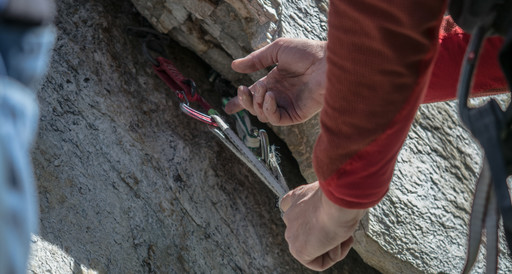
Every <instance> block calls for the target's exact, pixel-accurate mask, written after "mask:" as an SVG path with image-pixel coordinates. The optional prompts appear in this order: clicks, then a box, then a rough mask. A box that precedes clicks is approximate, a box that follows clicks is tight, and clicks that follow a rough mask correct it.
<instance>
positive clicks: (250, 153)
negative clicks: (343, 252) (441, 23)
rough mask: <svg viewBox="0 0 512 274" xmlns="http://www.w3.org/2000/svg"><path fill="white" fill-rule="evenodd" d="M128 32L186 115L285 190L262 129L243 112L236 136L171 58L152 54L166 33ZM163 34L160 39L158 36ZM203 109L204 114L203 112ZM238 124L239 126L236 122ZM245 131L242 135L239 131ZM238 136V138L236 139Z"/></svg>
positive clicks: (265, 179)
mask: <svg viewBox="0 0 512 274" xmlns="http://www.w3.org/2000/svg"><path fill="white" fill-rule="evenodd" d="M127 31H128V33H129V34H132V35H134V36H138V37H140V38H143V46H142V51H143V54H144V56H145V57H146V58H147V59H149V60H150V62H151V63H152V64H153V70H154V72H155V73H156V74H157V75H158V77H160V79H162V81H164V82H165V84H166V85H167V86H168V87H169V88H170V89H171V90H172V91H174V93H175V95H176V96H177V97H178V98H179V100H180V109H181V111H182V112H184V113H185V114H186V115H188V116H190V117H192V118H194V119H196V120H199V121H201V122H203V123H205V124H207V126H208V128H209V130H210V131H211V132H212V133H213V134H214V135H215V136H217V137H218V138H219V139H220V140H221V142H222V143H223V144H224V145H226V146H227V147H228V148H229V149H230V150H231V151H232V152H233V153H234V154H235V155H236V156H237V157H238V158H239V159H240V160H242V162H244V163H245V164H246V165H247V166H248V167H249V168H250V169H251V170H252V171H253V172H254V173H255V174H256V175H257V176H258V177H259V178H260V179H261V180H262V181H263V182H264V183H265V184H266V185H267V187H268V188H270V190H272V192H274V193H275V194H276V195H277V196H278V197H282V196H284V195H285V194H286V193H287V192H288V190H289V189H288V186H287V185H286V181H285V179H284V177H283V174H282V172H281V170H280V168H279V160H278V158H279V157H278V155H277V152H276V150H275V146H271V145H269V141H268V135H267V133H266V132H265V131H264V130H258V129H256V128H255V127H252V126H251V125H250V120H249V119H248V116H247V114H246V113H244V112H239V113H237V114H235V115H234V117H235V119H236V120H237V124H241V125H242V128H243V129H238V131H239V133H242V135H240V136H241V137H239V135H237V134H236V133H235V132H234V131H233V130H232V129H231V128H230V127H229V125H228V124H227V123H226V122H225V121H224V119H223V118H222V117H221V116H220V114H219V113H218V112H217V111H216V110H214V109H213V108H212V106H211V105H210V104H209V103H208V102H207V101H206V100H205V99H204V98H203V97H201V96H200V95H199V92H198V90H197V87H196V84H195V83H194V81H192V80H191V79H188V78H185V77H184V76H183V75H182V74H181V73H180V72H179V71H178V69H176V67H175V66H174V65H173V64H172V62H171V61H170V60H168V59H166V58H164V57H162V56H159V57H156V58H154V57H152V55H151V53H150V52H149V51H150V50H151V51H155V52H157V53H159V54H160V55H162V52H163V50H162V51H160V52H158V51H159V50H158V46H155V45H152V47H151V48H150V46H149V45H150V43H152V42H157V43H153V44H158V42H164V41H165V40H167V39H168V37H165V38H163V37H162V36H163V35H162V34H160V33H155V31H154V30H151V29H146V28H133V27H129V28H128V29H127ZM162 38H163V39H162ZM191 103H195V104H198V105H199V106H200V107H201V108H202V109H203V111H204V112H201V111H198V110H196V109H194V108H193V107H192V106H191ZM206 113H207V114H206ZM237 128H239V126H237ZM243 134H245V135H243ZM240 138H242V139H240ZM257 150H261V155H262V156H261V158H260V157H257V156H256V154H255V153H256V152H257Z"/></svg>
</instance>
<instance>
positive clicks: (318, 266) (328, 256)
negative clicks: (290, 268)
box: [302, 237, 354, 271]
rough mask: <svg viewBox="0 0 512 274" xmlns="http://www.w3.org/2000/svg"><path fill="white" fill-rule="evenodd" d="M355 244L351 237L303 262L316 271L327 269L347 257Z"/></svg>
mask: <svg viewBox="0 0 512 274" xmlns="http://www.w3.org/2000/svg"><path fill="white" fill-rule="evenodd" d="M353 244H354V238H353V237H350V238H348V239H347V240H346V241H344V242H342V243H341V244H339V245H337V246H335V247H334V248H332V249H331V250H329V251H328V252H326V253H324V254H322V255H321V256H319V257H317V258H315V259H314V260H312V261H310V262H302V263H303V264H304V265H305V266H307V267H309V268H311V269H312V270H315V271H323V270H326V269H327V268H329V267H331V266H333V265H334V264H335V263H337V262H339V261H341V260H343V259H345V257H347V255H348V252H349V251H350V249H351V248H352V245H353Z"/></svg>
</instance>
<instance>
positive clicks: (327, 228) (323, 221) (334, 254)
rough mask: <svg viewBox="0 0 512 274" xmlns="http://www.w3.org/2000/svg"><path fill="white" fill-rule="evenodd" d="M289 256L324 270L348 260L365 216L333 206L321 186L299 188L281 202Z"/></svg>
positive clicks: (316, 184)
mask: <svg viewBox="0 0 512 274" xmlns="http://www.w3.org/2000/svg"><path fill="white" fill-rule="evenodd" d="M280 207H281V210H282V211H283V213H284V214H283V220H284V222H285V224H286V232H285V238H286V241H288V246H289V249H290V253H291V254H292V255H293V257H295V258H296V259H297V260H298V261H299V262H300V263H302V264H303V265H305V266H307V267H309V268H311V269H313V270H316V271H322V270H325V269H327V268H329V267H331V266H332V265H334V264H335V263H336V262H338V261H341V260H342V259H343V258H345V256H347V254H348V252H349V250H350V248H351V247H352V243H353V242H354V239H353V238H352V234H353V233H354V230H355V229H356V227H357V225H358V224H359V221H360V220H361V218H362V217H363V215H364V214H365V213H366V210H365V209H355V210H353V209H346V208H342V207H339V206H338V205H336V204H334V203H332V202H331V201H330V200H329V199H328V198H327V197H326V196H325V195H324V194H323V192H322V190H321V189H320V187H319V184H318V182H315V183H312V184H308V185H303V186H300V187H298V188H296V189H294V190H292V191H290V192H288V194H286V195H285V196H284V197H283V199H282V200H281V204H280Z"/></svg>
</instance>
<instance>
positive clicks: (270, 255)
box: [29, 0, 376, 273]
mask: <svg viewBox="0 0 512 274" xmlns="http://www.w3.org/2000/svg"><path fill="white" fill-rule="evenodd" d="M57 2H58V3H57V4H58V14H59V15H58V18H57V21H56V25H57V29H58V38H57V44H56V46H55V50H54V56H53V61H52V63H51V67H50V70H49V73H48V76H47V78H46V80H45V82H44V84H43V86H42V88H41V89H40V91H39V101H40V109H41V122H40V125H39V129H40V130H39V134H38V140H37V143H36V147H35V150H34V152H33V159H34V168H35V172H36V178H37V181H38V190H39V201H40V211H41V225H40V235H39V236H38V237H35V238H34V240H33V247H32V249H33V253H32V256H31V262H30V267H29V271H30V272H31V273H70V272H77V273H80V272H85V273H87V272H91V273H92V272H94V271H97V272H100V273H156V272H161V273H190V272H191V273H240V272H244V273H247V272H248V273H252V272H255V273H271V272H272V273H274V272H277V273H309V272H310V271H308V270H307V269H305V268H304V267H302V266H301V265H300V264H299V263H298V262H297V261H295V260H294V259H293V258H292V257H291V255H290V254H289V252H288V248H287V244H286V242H285V240H284V237H283V234H284V224H283V223H282V220H281V218H280V213H279V210H278V209H277V208H276V197H274V196H273V194H272V193H271V192H270V191H269V190H268V189H267V188H266V187H265V186H264V184H263V183H262V182H260V181H259V180H258V179H257V178H256V176H254V175H253V174H252V172H251V171H250V170H249V169H248V168H247V167H245V166H244V165H243V164H242V163H241V162H240V161H238V160H237V158H236V157H235V156H234V155H233V154H232V153H231V152H230V151H229V150H227V149H225V148H224V147H223V145H222V144H221V143H220V142H218V141H217V140H215V139H214V137H213V135H212V134H211V133H210V131H209V130H208V129H207V128H206V127H205V126H204V125H203V124H201V123H199V122H197V121H195V120H193V119H190V118H188V117H186V116H185V115H183V114H182V113H181V112H180V111H179V107H178V101H177V99H176V97H175V96H174V94H173V93H171V92H169V90H168V88H167V87H166V86H165V85H164V84H163V83H162V82H161V81H160V80H159V79H158V77H156V76H155V74H154V73H153V72H152V70H151V66H150V64H149V63H148V62H147V60H145V58H144V57H143V56H142V55H141V52H140V49H141V44H140V41H138V40H137V39H135V38H132V37H128V36H126V33H125V31H124V30H125V27H126V26H130V25H135V26H144V23H145V20H143V18H142V17H140V16H139V15H138V14H137V13H136V12H135V9H134V8H133V6H132V5H131V3H130V2H127V1H115V0H102V1H86V0H62V1H57ZM154 2H156V1H154ZM190 3H192V2H190ZM192 6H193V7H197V8H199V6H198V5H192ZM201 8H204V9H201V10H199V11H198V12H201V13H204V14H208V12H214V11H211V10H209V9H208V7H201ZM205 16H206V15H205ZM169 52H170V59H171V60H172V61H174V62H175V64H176V65H177V67H178V68H179V69H180V70H181V71H182V72H183V73H184V74H185V75H187V76H189V77H191V78H193V79H194V80H196V82H197V85H198V86H199V87H200V88H201V93H202V94H203V95H205V96H206V98H207V99H208V100H209V101H210V102H212V103H213V104H214V105H215V106H217V107H218V106H219V103H220V96H219V93H216V92H214V91H215V90H217V89H216V88H214V87H213V86H212V85H211V84H210V83H209V82H208V81H207V76H208V71H209V67H208V66H207V65H206V64H205V63H204V62H202V61H201V60H200V59H199V58H197V56H195V55H193V54H192V53H190V52H189V51H187V50H185V49H183V48H181V47H178V46H176V45H173V46H170V48H169ZM220 84H222V83H221V82H217V85H220ZM283 164H284V165H289V167H288V168H287V169H288V170H293V169H292V168H291V167H290V166H291V164H290V161H289V160H287V158H286V157H283ZM286 176H288V177H289V178H294V175H293V174H289V173H287V175H286ZM295 180H299V179H298V178H295V179H293V180H292V181H295ZM350 258H351V259H349V260H347V261H346V262H344V263H342V264H338V266H337V267H336V268H335V269H333V271H334V272H337V273H375V272H376V271H375V270H373V269H371V268H370V267H368V266H366V265H365V264H363V263H362V262H361V260H360V259H359V257H357V254H356V253H351V255H350Z"/></svg>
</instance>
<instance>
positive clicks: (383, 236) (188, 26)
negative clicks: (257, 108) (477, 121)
mask: <svg viewBox="0 0 512 274" xmlns="http://www.w3.org/2000/svg"><path fill="white" fill-rule="evenodd" d="M132 2H134V3H135V5H136V7H137V9H138V10H139V11H140V12H141V13H142V14H143V15H144V16H145V17H147V18H148V20H149V21H150V22H151V23H152V24H153V25H154V26H155V27H156V28H157V29H158V30H160V31H161V32H163V33H168V34H169V35H170V36H171V37H173V38H174V39H175V40H177V41H179V42H180V43H181V44H183V45H184V46H186V47H188V48H190V49H191V50H193V51H194V52H196V53H197V54H198V55H199V56H200V57H201V58H203V59H204V60H205V61H206V62H207V63H209V64H210V65H211V66H212V67H213V68H214V69H216V70H217V71H218V72H220V73H221V74H222V75H223V76H224V77H226V78H227V79H229V80H231V81H232V82H233V83H236V84H237V83H240V82H242V83H245V84H249V83H250V82H248V79H244V78H243V77H242V76H240V75H236V74H234V73H233V72H232V71H231V70H230V69H229V64H230V62H231V61H232V60H233V59H235V58H238V57H241V56H244V55H246V54H248V53H249V52H251V51H253V50H254V49H257V48H259V47H261V46H263V45H265V44H268V43H269V42H270V41H272V40H274V39H275V38H277V37H305V38H312V39H321V40H323V39H325V33H326V13H327V1H308V0H303V1H293V0H283V1H277V0H274V1H250V0H245V1H207V0H196V1H186V0H181V1H180V0H167V1H163V0H160V1H151V2H148V1H141V0H132ZM261 75H262V74H261V73H260V74H254V75H251V78H252V80H255V79H257V78H258V77H260V76H261ZM454 113H455V112H454V107H453V105H452V104H449V103H443V104H436V105H428V106H423V107H421V109H420V111H419V114H418V116H417V118H416V122H415V124H414V125H413V127H412V129H411V133H410V135H409V138H408V139H407V141H406V144H405V146H404V149H403V150H402V152H401V154H400V157H399V159H398V164H397V168H396V172H395V176H394V179H393V182H392V186H391V189H390V191H389V195H388V196H387V197H386V198H385V199H384V200H383V201H382V203H380V204H379V206H377V207H375V208H374V209H372V210H371V212H370V214H369V216H368V219H367V220H366V222H365V223H364V225H363V226H362V228H361V229H360V230H359V231H358V233H357V234H356V236H357V237H356V238H357V242H356V245H355V249H356V250H357V251H358V252H359V253H360V254H361V256H362V257H363V259H364V260H365V261H366V262H368V263H370V264H371V265H373V266H374V267H376V268H377V269H379V270H380V271H383V272H387V273H421V272H427V273H438V272H447V273H454V272H458V271H460V269H461V267H462V265H463V262H464V250H465V245H466V234H467V222H468V213H469V208H470V204H471V199H472V191H473V185H474V181H475V174H476V173H477V171H478V169H479V165H480V162H479V159H480V156H479V155H480V152H479V150H478V148H477V146H476V145H475V144H474V143H473V142H472V141H471V140H470V138H469V137H468V135H467V134H466V133H465V132H464V130H463V129H462V128H461V127H460V125H459V123H458V122H457V119H456V115H455V114H454ZM273 129H274V130H275V132H276V133H277V134H278V135H279V136H280V137H282V138H283V139H284V140H285V142H286V143H287V145H288V147H289V148H290V150H291V151H292V153H293V155H294V157H295V158H296V159H297V161H298V162H299V165H300V169H301V172H302V174H303V175H304V177H305V178H306V180H307V181H308V182H312V181H314V180H315V179H316V177H315V174H314V171H313V169H312V167H311V155H312V148H313V144H314V142H315V140H316V137H317V135H318V133H319V126H318V117H314V118H313V119H311V120H310V121H308V122H307V123H305V124H302V125H297V126H292V127H281V128H278V127H274V128H273ZM502 249H503V247H502ZM503 250H504V249H503ZM503 250H502V255H501V257H500V259H501V263H500V268H501V271H502V272H503V273H510V272H512V264H511V262H510V259H508V258H506V257H504V256H503ZM482 271H483V263H482V261H481V260H480V261H479V264H478V265H477V267H476V268H475V272H476V273H481V272H482Z"/></svg>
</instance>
